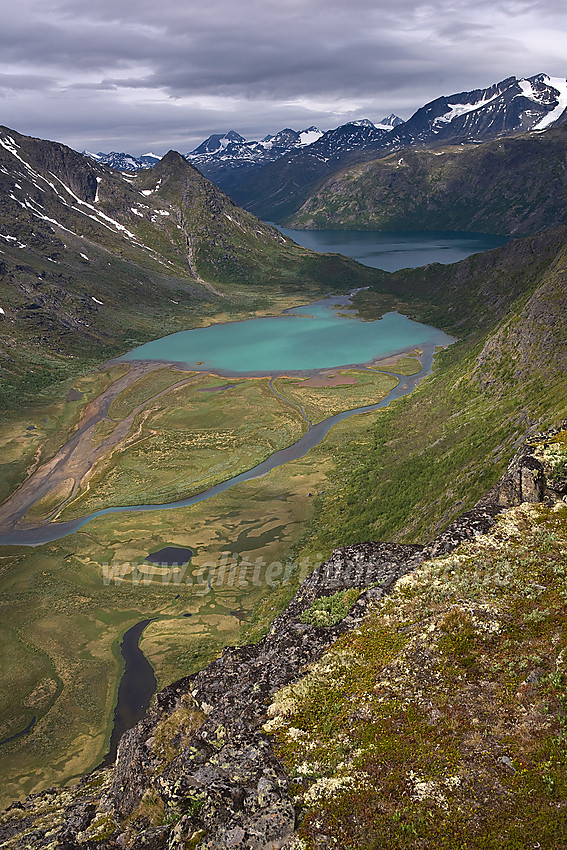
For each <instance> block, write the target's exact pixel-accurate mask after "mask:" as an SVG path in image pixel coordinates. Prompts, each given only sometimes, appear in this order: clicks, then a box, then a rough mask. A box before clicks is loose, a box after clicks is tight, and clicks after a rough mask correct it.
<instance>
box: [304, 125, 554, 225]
mask: <svg viewBox="0 0 567 850" xmlns="http://www.w3.org/2000/svg"><path fill="white" fill-rule="evenodd" d="M566 156H567V127H565V126H562V127H557V128H554V129H550V130H546V131H544V132H541V133H538V134H537V135H534V134H529V135H528V134H524V135H520V136H513V137H510V138H501V139H498V141H492V142H486V143H484V144H481V145H474V146H472V145H446V146H440V147H436V148H434V149H431V150H417V149H408V150H405V151H404V152H403V154H401V155H400V154H392V155H391V156H388V157H385V158H383V159H379V160H374V161H373V162H369V163H363V164H359V165H356V166H353V167H351V168H348V169H346V170H345V171H341V172H339V173H338V174H336V175H334V176H333V177H331V178H329V179H328V180H326V181H325V182H324V183H323V184H322V185H321V186H320V187H319V188H318V189H317V191H316V192H315V193H314V194H313V195H311V197H310V198H309V199H308V200H307V201H306V202H305V203H304V204H303V206H302V207H301V209H299V210H298V212H297V213H296V214H295V215H294V216H292V217H291V219H290V220H289V222H287V223H289V224H290V225H291V226H293V227H300V228H302V227H305V228H325V227H329V228H332V229H341V228H343V227H344V228H353V229H355V230H374V229H375V230H414V229H415V230H422V229H423V230H470V231H477V232H484V233H503V234H504V233H505V234H508V233H512V234H522V233H535V232H538V231H541V230H544V229H545V228H548V227H553V226H554V225H557V224H564V223H565V222H566V221H567V218H566V216H567V181H566V177H565V162H566Z"/></svg>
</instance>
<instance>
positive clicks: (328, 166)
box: [232, 74, 567, 221]
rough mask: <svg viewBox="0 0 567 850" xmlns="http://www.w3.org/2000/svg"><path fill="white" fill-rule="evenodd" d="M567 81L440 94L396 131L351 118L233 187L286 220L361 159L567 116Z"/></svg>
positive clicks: (537, 126) (536, 80)
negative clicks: (316, 190)
mask: <svg viewBox="0 0 567 850" xmlns="http://www.w3.org/2000/svg"><path fill="white" fill-rule="evenodd" d="M566 109H567V81H566V80H564V79H559V78H550V77H549V76H547V75H546V74H538V75H536V76H534V77H529V78H527V79H522V80H518V79H516V77H509V78H508V79H506V80H503V81H502V82H500V83H497V84H495V85H493V86H490V87H489V88H487V89H478V90H475V91H471V92H460V93H458V94H454V95H451V96H449V97H445V96H444V97H440V98H437V99H436V100H433V101H431V102H430V103H427V104H426V105H425V106H423V107H421V109H418V110H417V112H415V113H414V114H413V115H412V116H411V118H409V120H408V121H405V122H404V123H403V124H400V125H399V126H397V127H395V128H394V129H393V130H392V131H391V132H389V133H386V132H383V131H381V130H376V129H372V128H366V130H365V132H362V130H363V129H364V128H359V129H358V130H356V129H355V128H354V127H353V126H352V125H345V127H343V128H339V129H338V130H336V131H329V133H325V134H324V135H323V136H322V137H321V138H320V139H319V140H318V141H317V142H315V143H314V144H312V145H309V147H307V148H305V149H304V150H302V151H300V152H294V153H291V154H289V155H287V156H285V157H282V158H281V159H279V160H278V161H277V162H275V163H270V164H268V165H266V166H265V168H263V169H262V170H261V171H260V172H259V173H258V174H255V175H254V180H253V181H252V180H250V181H249V182H246V181H242V182H241V184H239V185H238V186H235V187H233V189H232V195H233V197H234V198H235V199H236V200H237V201H238V202H239V203H241V204H242V205H243V206H245V207H246V208H247V209H250V210H252V212H255V213H256V214H257V215H260V216H261V217H263V218H266V219H271V220H275V221H283V220H284V219H285V218H286V217H289V216H290V215H291V214H292V213H294V212H295V211H296V210H297V209H298V208H299V207H300V206H301V205H302V203H304V202H305V200H306V199H307V198H308V197H309V195H310V194H311V193H312V192H313V189H314V188H315V186H316V185H317V184H318V183H319V182H320V181H322V180H325V179H327V178H329V177H331V176H332V175H333V174H335V173H336V172H337V171H340V170H342V169H344V168H346V167H347V166H349V165H353V164H354V163H357V162H361V161H367V160H369V159H375V158H377V157H384V156H388V155H389V154H391V153H392V152H398V151H401V150H405V149H407V148H414V147H417V148H423V147H425V148H427V147H431V146H436V145H439V143H442V142H444V143H449V142H451V143H452V144H455V143H466V144H475V143H478V142H482V141H487V140H489V139H492V138H495V137H500V136H505V135H510V134H516V133H522V132H526V131H534V132H539V131H541V130H544V129H547V128H549V127H551V126H556V125H558V124H563V123H565V110H566Z"/></svg>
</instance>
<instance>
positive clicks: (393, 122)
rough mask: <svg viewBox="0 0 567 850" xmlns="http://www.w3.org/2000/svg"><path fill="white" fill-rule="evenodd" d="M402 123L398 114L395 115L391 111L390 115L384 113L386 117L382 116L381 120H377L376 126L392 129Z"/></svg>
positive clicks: (381, 128)
mask: <svg viewBox="0 0 567 850" xmlns="http://www.w3.org/2000/svg"><path fill="white" fill-rule="evenodd" d="M403 123H404V122H403V120H402V119H401V118H400V116H399V115H395V114H394V113H393V112H392V113H390V115H386V117H385V118H382V120H381V121H379V122H378V123H377V124H376V126H377V127H378V128H379V129H380V130H393V129H394V127H399V126H400V124H403Z"/></svg>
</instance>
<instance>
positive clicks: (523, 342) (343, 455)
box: [304, 229, 567, 554]
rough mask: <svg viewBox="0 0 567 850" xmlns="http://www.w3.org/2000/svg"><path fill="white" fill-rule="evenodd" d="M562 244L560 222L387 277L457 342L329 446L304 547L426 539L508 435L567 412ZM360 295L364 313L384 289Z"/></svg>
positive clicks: (469, 500)
mask: <svg viewBox="0 0 567 850" xmlns="http://www.w3.org/2000/svg"><path fill="white" fill-rule="evenodd" d="M541 240H543V241H541ZM563 244H564V230H563V229H560V230H558V231H554V232H551V233H549V234H544V235H542V236H540V237H537V238H536V239H534V240H522V241H521V242H520V241H519V242H517V243H513V244H511V245H509V246H506V247H504V248H501V249H497V250H496V251H491V252H488V253H487V254H484V255H481V256H478V257H473V258H469V259H468V260H465V261H463V262H462V263H458V264H456V265H453V266H449V267H439V266H433V267H426V268H424V269H416V270H415V271H413V272H411V271H410V272H398V273H397V274H395V275H392V276H391V279H392V283H393V287H392V288H393V289H394V291H397V292H398V293H402V297H403V298H406V305H407V307H408V310H409V312H410V313H411V314H412V315H414V316H415V317H417V318H420V319H422V320H424V318H425V317H427V319H428V320H429V321H434V322H435V324H437V325H438V326H441V327H444V328H445V329H447V330H449V331H453V332H455V330H461V331H462V333H463V338H462V339H461V341H459V342H458V343H456V344H455V345H453V346H452V347H451V348H450V349H449V350H447V351H446V352H443V353H442V354H440V355H438V359H437V364H436V367H435V369H434V373H433V375H432V377H430V378H429V379H427V380H426V381H424V382H423V383H422V384H421V385H420V386H419V387H418V388H417V390H416V391H415V392H414V393H412V395H411V396H409V397H406V398H403V399H401V400H399V401H397V402H395V403H394V404H393V405H391V406H390V407H389V408H387V409H386V410H384V411H383V412H382V414H381V415H380V416H379V417H378V418H377V421H376V424H375V425H373V426H372V427H370V428H369V429H368V431H367V432H366V433H365V434H364V435H360V436H359V437H358V439H356V440H352V441H350V442H349V443H348V444H347V445H345V446H344V447H343V448H341V449H339V450H338V451H336V452H335V454H334V461H335V471H334V473H333V474H332V475H331V481H330V484H329V485H328V486H327V488H326V490H325V493H324V494H323V495H322V496H321V497H320V498H319V499H318V503H317V513H316V517H315V520H314V521H313V524H312V528H311V530H310V531H309V532H308V534H307V535H306V540H305V549H304V552H305V554H310V553H312V552H313V551H321V552H324V553H325V554H328V553H329V552H330V551H331V550H332V549H333V548H334V547H335V546H337V545H345V544H348V543H356V542H360V541H363V540H369V539H371V540H392V539H395V540H397V541H402V540H403V541H406V542H420V541H422V540H424V539H429V538H430V537H431V536H432V535H433V534H435V532H436V531H438V530H441V529H442V528H444V527H445V526H446V525H448V523H449V522H450V521H451V520H452V519H454V518H455V517H456V516H457V515H458V514H459V513H462V511H464V510H466V509H467V508H469V507H471V506H472V505H473V504H474V503H475V501H476V500H477V499H478V498H480V497H481V496H482V495H483V493H484V492H486V490H488V489H489V487H490V486H492V484H493V483H494V482H495V480H496V479H497V478H498V476H499V475H500V474H501V473H502V470H503V467H504V465H505V464H506V463H507V461H508V459H509V457H510V456H511V454H512V452H513V449H514V447H515V445H516V442H515V441H516V440H517V439H518V438H520V439H521V438H522V436H525V435H526V434H528V433H529V432H530V431H531V430H533V429H534V428H535V427H536V426H546V425H551V424H554V423H556V422H557V421H558V420H560V419H562V418H563V417H564V416H565V415H567V396H566V393H565V375H566V374H567V347H566V346H565V339H566V338H567V328H566V324H565V323H566V317H567V286H566V283H565V281H566V275H567V249H566V248H564V247H563ZM536 246H540V247H541V250H537V249H536ZM413 293H417V297H412V295H413ZM360 298H361V301H360V302H359V303H360V305H361V310H362V312H363V315H372V312H373V310H376V311H379V309H381V305H382V304H383V300H384V294H383V293H380V292H378V293H375V292H373V291H369V292H367V293H361V294H360ZM362 299H363V300H362ZM410 299H411V300H410ZM395 303H399V301H397V302H395ZM378 305H380V306H378ZM477 305H478V312H477V313H476V314H475V309H476V308H477ZM475 315H476V316H477V320H476V322H475V318H474V317H475ZM475 324H476V332H473V331H472V330H471V329H472V328H474V327H475Z"/></svg>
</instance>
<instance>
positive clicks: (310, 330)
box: [122, 296, 453, 375]
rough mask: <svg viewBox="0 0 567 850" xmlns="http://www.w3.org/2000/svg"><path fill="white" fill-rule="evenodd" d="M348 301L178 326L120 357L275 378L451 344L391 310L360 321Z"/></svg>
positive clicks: (328, 301) (342, 299) (444, 336)
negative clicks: (238, 319)
mask: <svg viewBox="0 0 567 850" xmlns="http://www.w3.org/2000/svg"><path fill="white" fill-rule="evenodd" d="M348 302H349V299H348V297H344V296H337V297H333V298H326V299H324V300H322V301H317V302H315V303H314V304H309V305H308V306H307V307H295V308H293V309H291V310H288V311H287V312H286V314H285V315H283V316H276V317H270V318H266V319H248V320H247V321H244V322H229V323H228V324H224V325H210V326H209V327H207V328H194V329H193V330H189V331H180V332H179V333H175V334H170V335H169V336H166V337H162V338H161V339H156V340H153V341H152V342H148V343H146V344H145V345H141V346H139V347H138V348H135V349H134V350H133V351H130V352H129V353H128V354H126V355H124V357H123V358H122V359H123V360H167V361H170V362H175V363H183V364H185V365H187V366H189V367H190V368H191V369H197V370H201V371H214V372H216V373H217V374H221V375H243V374H253V375H254V374H258V375H277V374H281V373H286V374H289V373H290V372H306V371H312V370H317V369H328V368H333V367H337V366H351V365H356V364H362V363H368V362H370V361H371V360H373V359H375V358H377V357H383V356H385V355H388V354H393V353H396V352H399V351H405V350H407V349H408V348H413V347H415V346H423V345H427V344H431V343H433V344H435V345H449V344H450V343H451V342H452V341H453V339H452V337H450V336H448V335H447V334H445V333H443V331H440V330H437V328H433V327H431V326H429V325H422V324H420V323H419V322H413V321H412V320H411V319H408V318H407V317H406V316H402V315H400V314H399V313H386V315H385V316H383V318H381V319H379V320H377V321H375V322H363V321H362V320H361V319H358V318H355V316H354V314H353V315H352V316H349V317H346V318H345V316H344V309H345V307H348ZM337 306H338V307H340V308H342V309H339V310H337V309H336V307H337ZM341 313H343V315H342V316H341Z"/></svg>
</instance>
